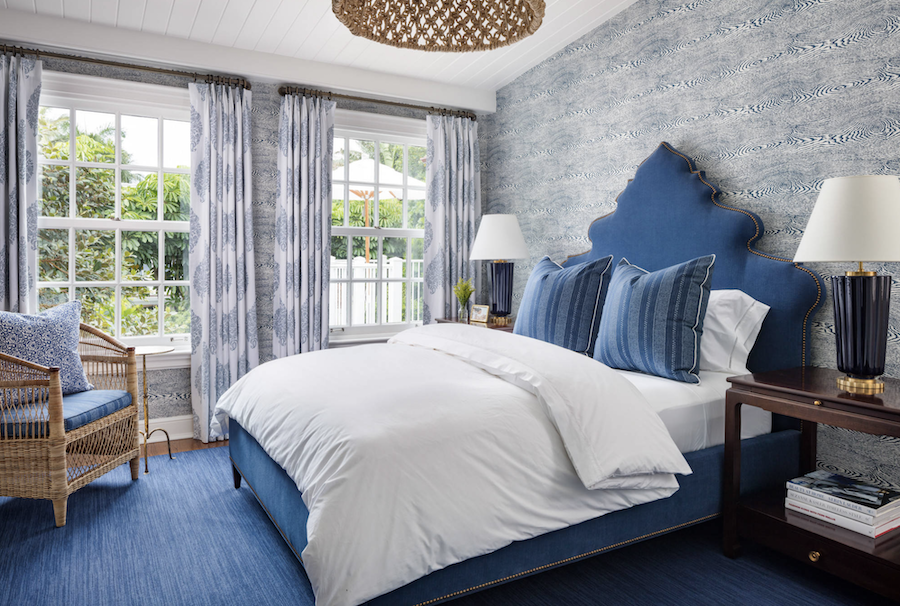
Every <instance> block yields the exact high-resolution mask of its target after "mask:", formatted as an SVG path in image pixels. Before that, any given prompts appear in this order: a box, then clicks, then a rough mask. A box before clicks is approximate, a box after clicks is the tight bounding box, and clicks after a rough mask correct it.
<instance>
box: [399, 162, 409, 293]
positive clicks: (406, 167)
mask: <svg viewBox="0 0 900 606" xmlns="http://www.w3.org/2000/svg"><path fill="white" fill-rule="evenodd" d="M408 173H409V146H408V145H404V146H403V219H402V220H401V223H400V225H401V226H403V227H409V212H408V211H407V206H408V202H407V198H409V194H408V193H407V189H406V186H407V180H408V179H407V175H408ZM407 259H409V257H407ZM406 273H407V274H408V273H409V271H407V272H406ZM407 290H409V289H407Z"/></svg>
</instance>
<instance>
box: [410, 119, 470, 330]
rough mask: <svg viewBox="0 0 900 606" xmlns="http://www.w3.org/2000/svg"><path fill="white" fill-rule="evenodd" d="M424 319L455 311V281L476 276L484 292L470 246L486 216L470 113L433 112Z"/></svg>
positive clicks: (429, 126)
mask: <svg viewBox="0 0 900 606" xmlns="http://www.w3.org/2000/svg"><path fill="white" fill-rule="evenodd" d="M425 166H426V169H425V171H426V172H425V177H426V187H427V192H426V196H427V201H426V203H425V311H424V322H425V324H430V323H432V322H434V321H435V320H437V319H438V318H450V317H453V316H455V315H456V306H457V302H456V297H455V296H454V295H453V286H454V285H455V284H456V281H457V280H459V279H460V278H462V279H464V280H467V279H470V278H471V279H472V280H473V282H474V283H475V292H478V291H479V287H480V285H479V284H478V275H477V272H476V265H475V262H473V261H469V251H470V250H471V248H472V243H473V242H474V240H475V227H476V226H475V222H476V219H477V218H478V217H479V216H480V215H481V168H480V159H479V151H478V123H477V122H475V121H474V120H469V119H468V118H457V117H452V116H428V118H427V148H426V159H425Z"/></svg>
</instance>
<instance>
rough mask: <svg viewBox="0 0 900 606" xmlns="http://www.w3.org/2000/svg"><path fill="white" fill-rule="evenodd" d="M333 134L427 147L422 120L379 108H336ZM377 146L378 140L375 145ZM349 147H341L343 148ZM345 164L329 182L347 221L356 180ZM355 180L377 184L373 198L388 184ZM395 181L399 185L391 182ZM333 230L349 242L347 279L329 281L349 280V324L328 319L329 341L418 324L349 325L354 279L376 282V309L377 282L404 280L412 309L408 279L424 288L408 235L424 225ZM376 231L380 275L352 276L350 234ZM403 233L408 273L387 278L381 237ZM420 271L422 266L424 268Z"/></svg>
mask: <svg viewBox="0 0 900 606" xmlns="http://www.w3.org/2000/svg"><path fill="white" fill-rule="evenodd" d="M334 137H335V139H338V138H345V139H346V140H347V141H349V140H350V139H362V140H367V141H375V142H376V144H377V143H380V142H382V141H383V142H385V143H402V144H404V145H406V146H415V147H426V127H425V120H416V119H412V118H400V117H396V116H384V115H379V114H371V113H364V112H355V111H350V110H341V109H337V110H335V128H334ZM376 148H377V146H376ZM346 152H347V150H346V148H345V153H346ZM408 160H409V154H408V152H407V153H406V154H404V170H403V185H402V186H401V187H402V188H403V224H404V225H406V222H407V216H408V210H409V208H408V202H409V191H410V190H409V188H408V187H407V177H408V172H409V170H408V166H407V165H406V164H407V162H408ZM378 164H379V162H376V163H375V172H376V175H375V178H376V181H377V180H378V174H377V173H378ZM346 166H347V165H346V164H345V174H344V178H343V179H341V180H340V181H336V182H335V183H333V184H332V190H333V194H334V195H333V198H335V199H337V198H338V196H339V195H340V196H342V197H343V199H344V221H345V223H347V222H348V221H349V212H348V211H349V201H350V193H349V189H350V187H351V186H352V185H353V184H354V182H350V181H349V180H348V179H347V176H348V174H347V172H346V171H347V170H348V169H347V168H346ZM357 185H360V186H364V187H367V188H369V187H374V189H375V199H376V200H377V199H378V195H379V188H382V189H384V188H385V187H386V186H385V185H383V184H372V183H358V184H357ZM395 187H397V186H396V185H395ZM338 188H342V189H343V191H339V189H338ZM413 191H419V190H418V189H417V188H415V187H414V188H413ZM422 194H423V199H424V197H425V194H426V190H424V189H423V190H422ZM373 216H374V219H375V223H376V225H377V223H378V219H379V217H378V205H377V204H376V207H375V212H374V213H373ZM331 235H332V236H344V237H347V238H348V240H347V246H348V255H347V256H348V260H347V263H348V277H347V279H346V280H341V281H338V280H332V283H345V284H347V285H348V286H347V294H348V298H347V306H348V309H347V321H348V325H338V326H335V325H332V326H331V327H330V342H331V343H333V344H334V345H337V346H340V345H341V344H351V343H364V342H377V341H383V340H386V339H388V338H390V337H392V336H394V335H395V334H397V333H398V332H401V331H403V330H406V329H407V328H410V327H412V326H419V325H421V324H422V322H403V323H391V324H381V323H379V324H376V325H371V324H370V325H364V326H352V325H349V323H350V322H352V317H351V316H352V307H351V306H352V297H353V295H352V291H353V287H352V285H353V284H354V283H356V284H359V283H363V282H373V283H376V284H378V285H379V286H378V287H377V297H378V305H377V309H379V310H382V309H383V293H384V289H383V287H381V284H384V283H391V282H401V283H403V282H405V283H407V284H409V285H410V287H408V288H407V300H406V309H407V310H410V309H412V305H411V303H412V291H413V288H412V284H413V283H416V282H418V283H421V284H423V288H424V280H419V279H416V278H412V275H411V271H410V268H411V263H412V259H411V240H412V239H413V238H424V237H425V230H424V229H411V228H387V227H349V226H332V228H331ZM365 236H369V237H374V238H377V239H378V257H377V258H378V276H379V277H378V278H377V279H366V280H359V279H357V280H354V279H353V276H352V270H350V269H349V265H350V263H351V261H350V257H352V255H351V254H350V251H352V242H353V241H352V238H353V237H365ZM392 237H396V238H406V240H407V247H406V267H407V277H406V278H402V279H386V278H384V271H383V268H382V259H381V249H382V238H392ZM423 276H424V271H423ZM378 320H379V322H380V321H381V311H379V312H378Z"/></svg>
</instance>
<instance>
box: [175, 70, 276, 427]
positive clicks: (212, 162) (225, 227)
mask: <svg viewBox="0 0 900 606" xmlns="http://www.w3.org/2000/svg"><path fill="white" fill-rule="evenodd" d="M189 89H190V97H191V166H192V167H193V175H192V178H191V219H190V220H191V227H190V230H191V231H190V244H189V247H190V264H189V265H190V281H191V401H192V406H193V409H194V437H195V438H197V439H200V440H202V441H203V442H209V441H210V440H215V439H227V438H228V421H227V418H226V417H225V415H224V414H221V415H219V416H218V417H214V416H213V411H214V409H215V405H216V401H217V400H218V399H219V396H221V395H222V394H223V393H225V391H226V390H227V389H228V388H229V387H230V386H231V384H232V383H234V382H235V381H237V380H238V379H240V378H241V377H242V376H244V375H245V374H246V373H247V372H248V371H249V370H250V369H252V368H254V367H255V366H257V365H258V364H259V342H258V339H257V325H256V292H255V285H256V279H255V271H254V265H253V262H254V255H253V214H252V209H251V202H252V193H251V192H252V187H251V185H252V183H251V168H252V161H251V155H250V108H251V103H252V97H251V93H250V91H249V90H244V89H243V88H240V87H232V86H223V85H217V84H197V83H192V84H190V85H189Z"/></svg>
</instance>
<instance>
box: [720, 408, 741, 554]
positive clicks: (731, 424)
mask: <svg viewBox="0 0 900 606" xmlns="http://www.w3.org/2000/svg"><path fill="white" fill-rule="evenodd" d="M732 392H733V390H728V391H727V392H725V465H724V469H723V472H724V475H725V477H724V478H723V482H722V487H723V494H722V512H723V518H724V524H723V533H722V534H723V544H722V551H723V552H724V553H725V555H726V556H728V557H729V558H736V557H737V556H738V555H739V554H740V549H741V545H740V539H739V538H738V522H737V507H738V499H739V498H740V494H741V403H740V401H738V398H739V397H740V396H739V395H737V394H734V393H732Z"/></svg>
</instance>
